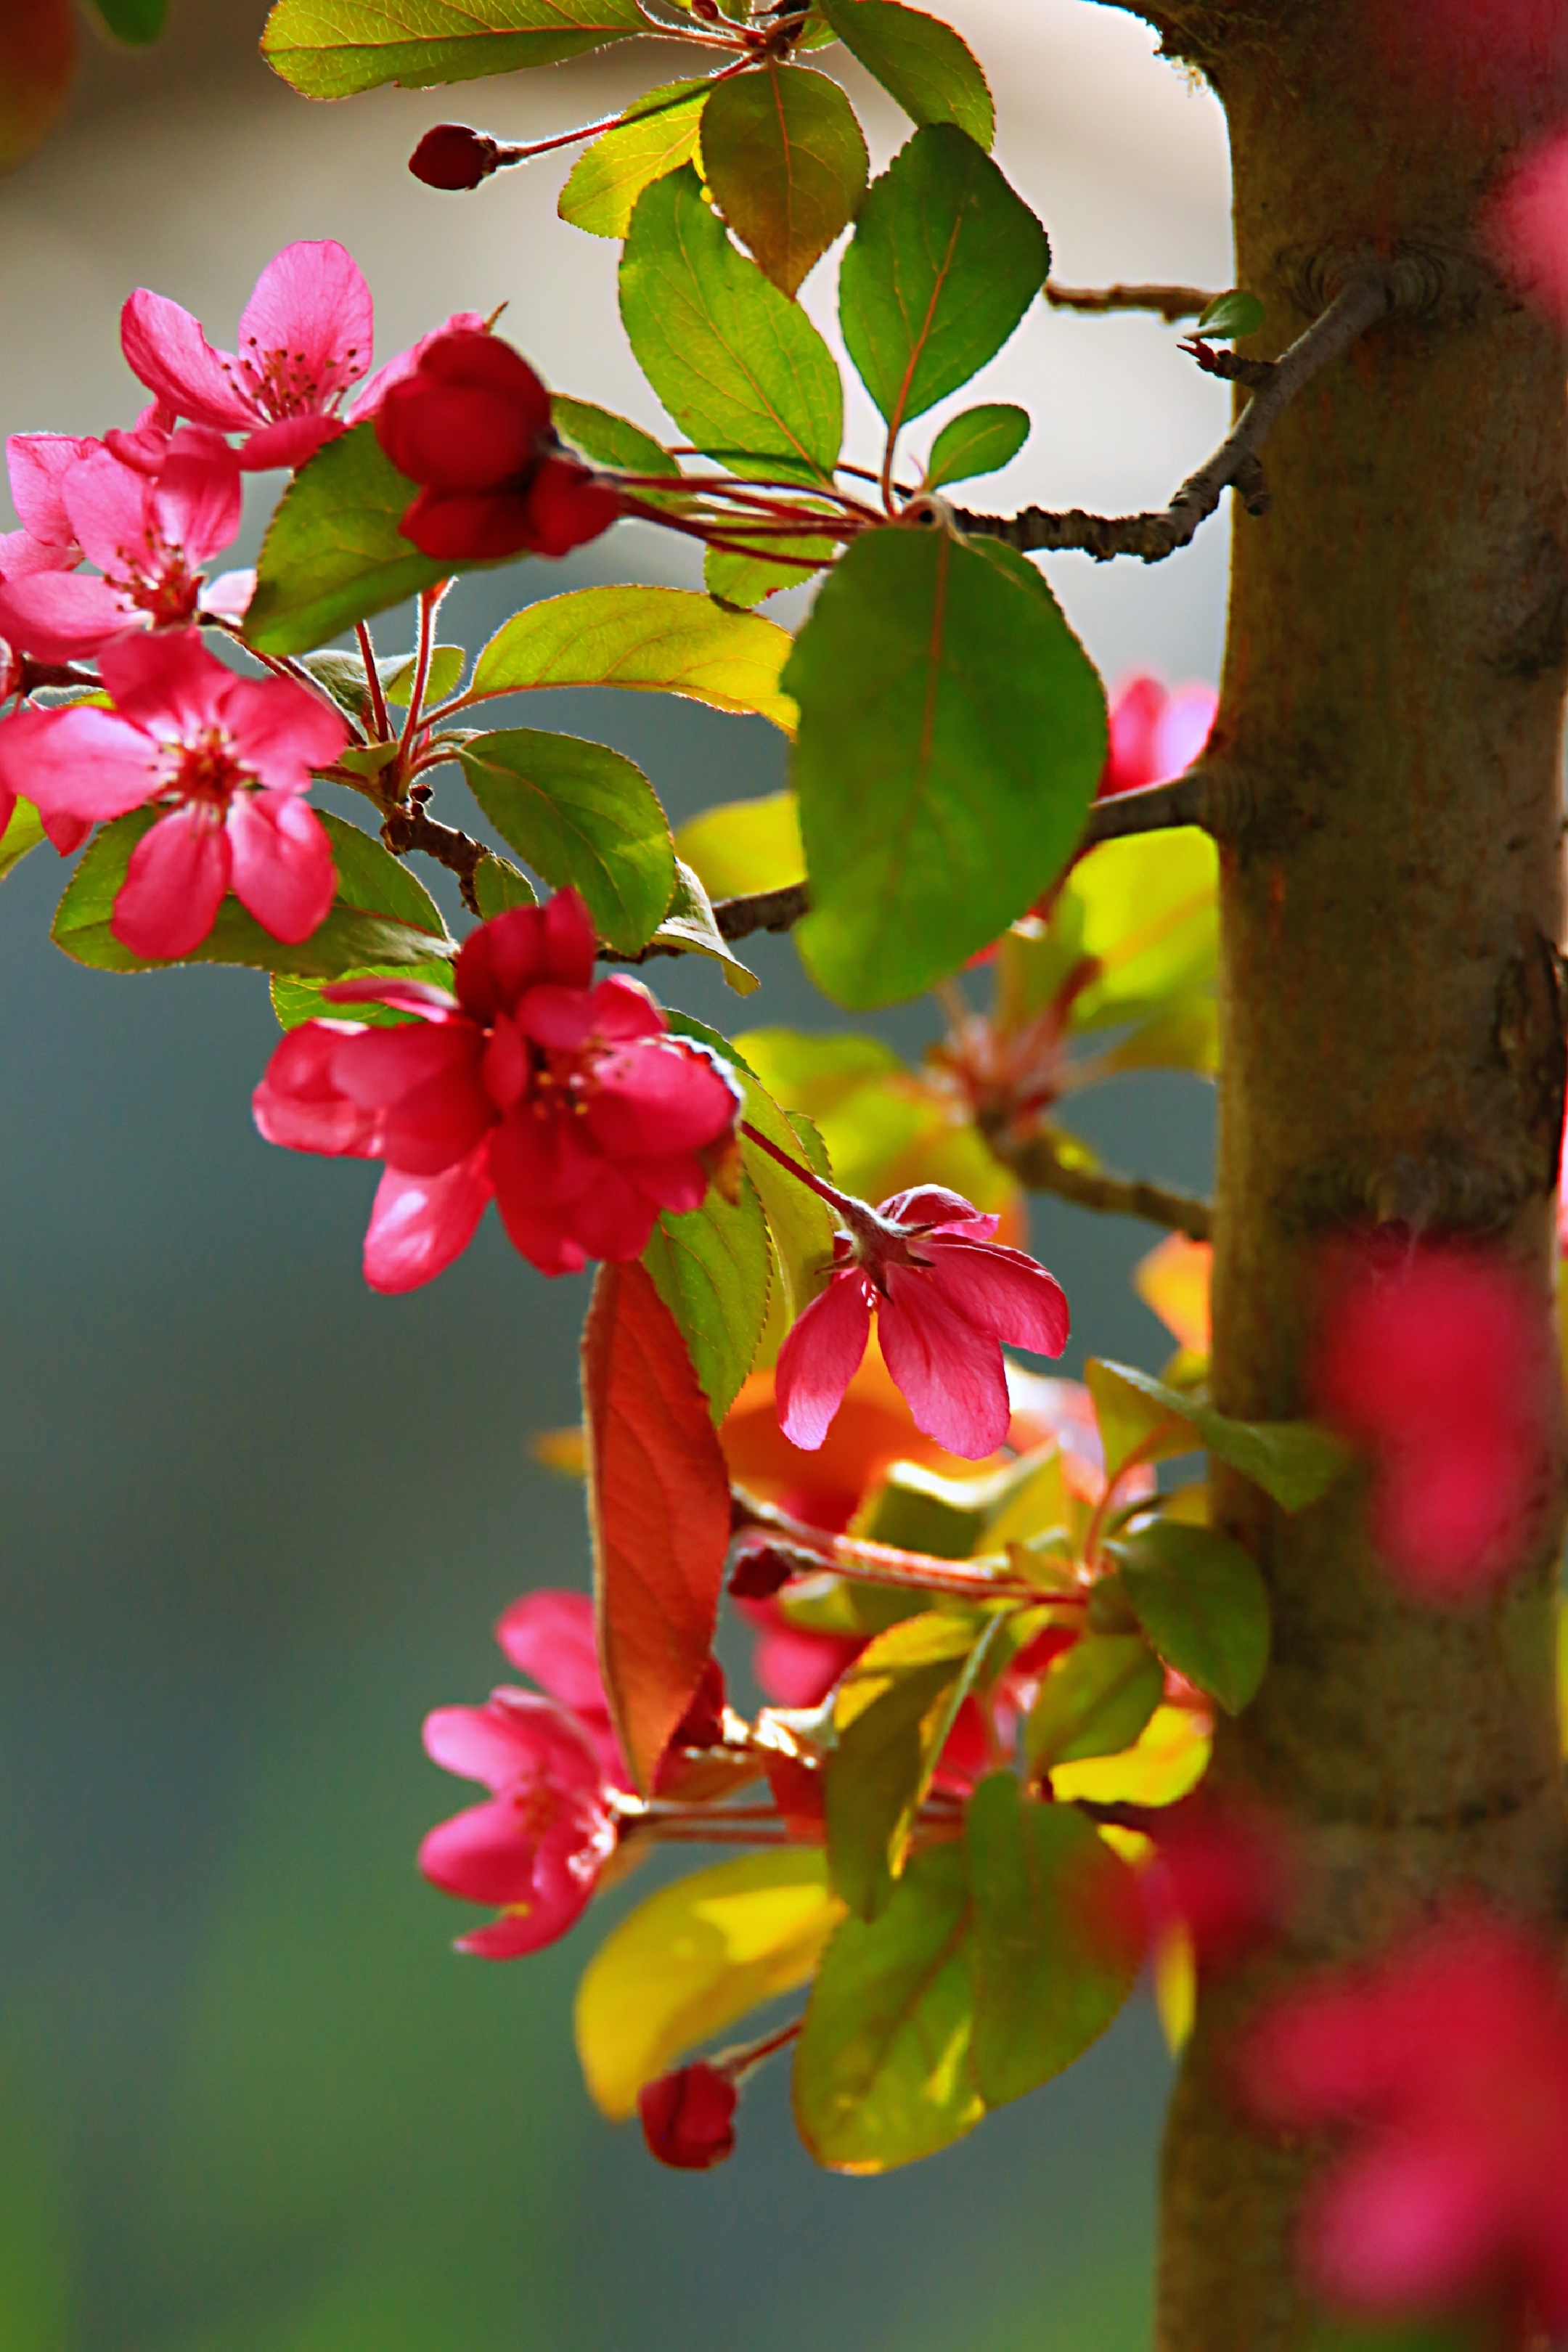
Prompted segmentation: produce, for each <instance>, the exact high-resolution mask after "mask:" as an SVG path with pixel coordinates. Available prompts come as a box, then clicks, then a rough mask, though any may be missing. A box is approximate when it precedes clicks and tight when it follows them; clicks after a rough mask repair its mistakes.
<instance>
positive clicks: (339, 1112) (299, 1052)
mask: <svg viewBox="0 0 1568 2352" xmlns="http://www.w3.org/2000/svg"><path fill="white" fill-rule="evenodd" d="M350 1034H354V1033H353V1031H352V1029H351V1025H350V1024H348V1023H347V1022H342V1021H305V1022H301V1024H300V1026H299V1028H298V1029H291V1030H290V1031H289V1034H288V1036H287V1037H285V1038H284V1040H283V1042H282V1044H281V1045H277V1046H275V1047H274V1048H273V1053H272V1059H271V1060H270V1062H268V1065H267V1075H266V1076H265V1077H264V1078H263V1079H262V1081H261V1084H260V1085H259V1086H258V1087H257V1089H256V1092H255V1093H254V1094H253V1095H252V1096H251V1098H250V1104H251V1109H252V1112H253V1113H254V1116H255V1119H256V1124H257V1127H258V1129H259V1131H260V1133H261V1134H262V1135H263V1136H264V1137H265V1138H266V1139H267V1141H268V1143H280V1144H284V1145H287V1146H288V1148H289V1150H293V1151H327V1152H333V1153H338V1152H349V1153H352V1154H353V1155H354V1156H356V1157H357V1158H360V1159H370V1160H375V1159H379V1158H380V1156H381V1119H380V1115H379V1113H378V1112H376V1111H374V1110H367V1109H365V1108H364V1106H363V1104H361V1103H356V1102H353V1101H351V1100H350V1098H349V1097H348V1096H347V1095H345V1094H344V1093H343V1092H342V1089H341V1088H340V1087H338V1085H337V1083H336V1081H335V1080H334V1078H333V1076H332V1057H333V1055H334V1054H335V1053H336V1051H337V1049H338V1047H339V1046H340V1045H342V1041H343V1039H344V1037H345V1036H347V1035H350Z"/></svg>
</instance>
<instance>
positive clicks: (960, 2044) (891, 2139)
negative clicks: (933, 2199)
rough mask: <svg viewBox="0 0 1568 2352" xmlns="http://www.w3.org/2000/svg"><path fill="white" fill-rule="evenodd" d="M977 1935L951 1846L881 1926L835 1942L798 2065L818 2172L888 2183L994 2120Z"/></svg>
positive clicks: (915, 1876) (798, 2112) (803, 2124)
mask: <svg viewBox="0 0 1568 2352" xmlns="http://www.w3.org/2000/svg"><path fill="white" fill-rule="evenodd" d="M969 1923H970V1895H969V1874H968V1870H967V1867H966V1864H965V1859H964V1853H963V1847H962V1846H961V1845H958V1844H952V1845H941V1846H932V1847H930V1848H929V1849H928V1850H927V1851H926V1852H924V1853H917V1854H916V1855H915V1856H914V1858H913V1859H912V1861H911V1862H910V1865H909V1868H908V1869H907V1870H906V1871H905V1873H904V1874H903V1876H902V1877H901V1878H900V1881H899V1883H898V1885H897V1886H895V1888H894V1889H893V1894H892V1899H891V1900H890V1902H889V1905H888V1907H887V1909H886V1910H885V1911H884V1912H883V1913H882V1914H881V1916H880V1917H879V1918H877V1919H874V1920H872V1921H870V1922H869V1923H867V1922H866V1921H864V1920H861V1919H854V1918H850V1919H846V1920H845V1921H844V1923H843V1925H842V1926H841V1927H839V1928H838V1930H837V1934H836V1935H835V1936H834V1937H833V1940H832V1942H831V1943H830V1944H829V1945H828V1947H827V1949H826V1953H825V1954H824V1955H823V1959H822V1965H821V1967H820V1969H818V1971H817V1978H816V1984H815V1985H814V1987H813V1988H812V1994H811V2000H810V2004H809V2006H808V2007H807V2010H806V2012H805V2029H804V2031H803V2032H802V2034H801V2038H800V2042H799V2045H798V2047H797V2049H796V2052H795V2089H794V2096H795V2121H796V2123H797V2125H798V2126H799V2128H800V2135H801V2137H802V2138H803V2139H804V2140H805V2144H806V2147H808V2148H809V2149H810V2151H811V2153H812V2155H813V2156H814V2157H815V2158H816V2161H817V2162H818V2163H819V2164H823V2165H826V2166H827V2167H828V2168H830V2169H831V2170H833V2171H836V2172H858V2173H875V2172H886V2171H888V2170H889V2169H890V2168H892V2167H894V2166H895V2165H900V2164H912V2163H913V2162H915V2161H916V2159H917V2158H921V2157H925V2156H934V2155H935V2153H936V2151H937V2150H938V2148H942V2147H948V2146H950V2145H951V2143H952V2141H953V2140H955V2139H962V2138H963V2135H964V2133H965V2132H969V2131H973V2128H974V2126H975V2125H976V2124H977V2123H978V2122H979V2121H980V2118H981V2116H983V2115H984V2112H985V2107H984V2101H983V2099H982V2098H981V2095H980V2092H979V2088H978V2086H977V2084H976V2083H975V2080H974V2072H973V2063H972V2060H971V2053H970V2042H971V2038H972V2035H973V2023H974V1990H973V1976H972V1973H971V1967H970V1937H969Z"/></svg>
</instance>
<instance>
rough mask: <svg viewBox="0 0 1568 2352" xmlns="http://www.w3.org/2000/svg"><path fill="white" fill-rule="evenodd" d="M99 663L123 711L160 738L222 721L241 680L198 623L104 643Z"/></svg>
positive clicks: (183, 735)
mask: <svg viewBox="0 0 1568 2352" xmlns="http://www.w3.org/2000/svg"><path fill="white" fill-rule="evenodd" d="M98 669H99V676H100V677H101V678H102V680H103V683H104V685H105V687H106V688H107V689H108V691H109V692H110V694H111V695H112V696H113V698H114V707H115V709H117V710H118V711H119V713H120V715H121V718H122V719H129V720H130V722H131V724H132V727H140V728H141V729H142V732H143V734H146V735H151V736H153V738H154V739H155V740H157V741H158V742H160V743H168V742H180V743H188V742H191V741H193V740H195V738H197V737H198V736H200V735H201V734H203V733H204V732H205V730H206V729H207V728H209V727H214V726H216V725H218V724H219V723H220V722H221V720H222V719H223V715H224V697H225V695H226V693H227V692H228V691H229V689H230V688H232V687H234V686H235V685H236V683H237V680H236V678H235V675H234V672H233V671H232V670H231V669H226V668H225V667H224V666H223V664H222V662H220V661H216V660H215V659H214V658H213V656H212V655H211V654H209V653H208V652H207V650H206V648H205V646H204V645H203V644H202V641H201V636H200V634H199V632H198V631H196V630H195V629H168V630H156V631H153V632H152V633H151V634H148V635H139V636H132V637H123V638H121V641H120V642H119V644H118V645H112V646H105V648H104V651H103V657H102V659H101V660H100V663H99V666H98ZM294 691H295V692H296V693H300V692H303V688H294ZM267 781H268V782H271V781H273V780H272V779H271V778H268V780H267Z"/></svg>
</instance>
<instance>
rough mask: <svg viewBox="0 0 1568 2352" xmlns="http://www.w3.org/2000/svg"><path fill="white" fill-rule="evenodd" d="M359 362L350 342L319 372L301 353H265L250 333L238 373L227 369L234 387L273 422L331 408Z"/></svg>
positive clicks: (355, 344) (286, 351)
mask: <svg viewBox="0 0 1568 2352" xmlns="http://www.w3.org/2000/svg"><path fill="white" fill-rule="evenodd" d="M358 361H359V346H358V344H357V343H351V344H350V345H349V346H348V349H347V350H346V351H345V352H343V353H342V356H341V357H338V356H335V355H334V356H333V357H332V358H331V359H329V360H328V361H327V362H325V363H324V365H323V366H322V367H321V369H320V370H319V371H318V370H316V369H313V368H312V367H311V365H310V361H309V360H308V359H307V357H306V355H305V353H304V352H290V351H289V350H288V349H287V348H279V349H278V350H275V351H270V352H264V351H263V350H262V348H261V345H260V343H259V341H258V339H257V338H256V336H254V335H251V336H248V337H247V341H246V348H245V350H244V351H243V352H241V353H240V356H239V369H238V373H237V374H236V373H235V370H234V369H233V368H229V369H227V370H226V373H227V375H228V378H229V381H230V382H231V383H234V384H235V386H236V389H237V391H239V392H240V393H242V394H244V396H245V398H246V399H247V400H250V401H253V402H254V403H255V404H256V406H257V407H258V409H259V410H260V411H261V414H262V415H263V416H265V417H266V418H267V419H268V422H269V423H271V424H274V425H275V424H277V423H278V422H279V419H280V418H281V417H285V416H318V415H321V413H322V411H323V410H325V409H329V408H331V406H332V405H333V404H334V403H335V402H336V401H338V400H340V399H341V398H342V394H343V393H344V391H345V390H346V389H347V387H348V386H349V384H351V383H353V382H354V381H355V379H356V378H357V376H358V375H359V373H360V369H359V365H358Z"/></svg>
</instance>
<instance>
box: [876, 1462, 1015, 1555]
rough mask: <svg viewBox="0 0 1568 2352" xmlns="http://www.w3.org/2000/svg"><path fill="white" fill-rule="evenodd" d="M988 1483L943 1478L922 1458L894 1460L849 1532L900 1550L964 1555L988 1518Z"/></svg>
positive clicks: (990, 1489)
mask: <svg viewBox="0 0 1568 2352" xmlns="http://www.w3.org/2000/svg"><path fill="white" fill-rule="evenodd" d="M992 1486H993V1482H992V1481H991V1480H990V1479H989V1478H984V1477H982V1478H944V1477H943V1476H942V1473H941V1472H940V1471H938V1470H928V1469H927V1468H926V1466H925V1465H924V1464H923V1463H921V1462H894V1463H891V1464H889V1467H888V1471H887V1474H886V1475H885V1476H884V1477H883V1479H882V1480H881V1483H880V1484H879V1485H878V1486H873V1487H872V1488H871V1490H870V1492H869V1493H868V1496H866V1499H865V1501H864V1502H863V1503H862V1504H861V1507H860V1508H859V1509H858V1511H857V1512H856V1514H855V1517H854V1520H853V1522H852V1531H853V1533H854V1534H855V1535H857V1536H859V1537H862V1538H864V1539H865V1540H866V1541H867V1542H868V1543H885V1544H892V1545H894V1546H895V1547H896V1549H899V1550H900V1551H923V1552H926V1553H929V1555H930V1556H931V1559H969V1558H970V1557H971V1556H972V1554H973V1550H974V1548H975V1543H976V1540H977V1538H979V1536H980V1535H981V1533H982V1531H983V1530H984V1527H985V1524H986V1519H987V1517H988V1516H989V1514H988V1510H987V1505H988V1503H989V1500H990V1495H991V1491H992Z"/></svg>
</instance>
